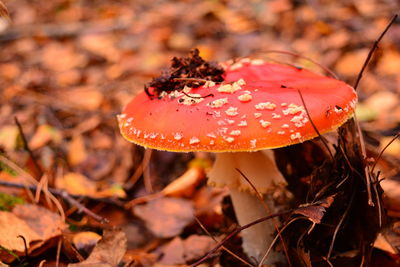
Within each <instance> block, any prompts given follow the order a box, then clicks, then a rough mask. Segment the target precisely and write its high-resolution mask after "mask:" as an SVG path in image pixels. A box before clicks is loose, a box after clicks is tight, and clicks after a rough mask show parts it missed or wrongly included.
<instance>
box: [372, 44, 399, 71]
mask: <svg viewBox="0 0 400 267" xmlns="http://www.w3.org/2000/svg"><path fill="white" fill-rule="evenodd" d="M383 51H384V52H383V57H382V58H381V59H380V60H379V64H378V67H377V70H378V72H379V73H380V74H383V75H398V73H399V69H400V53H399V52H397V51H393V50H388V51H386V49H385V50H383Z"/></svg>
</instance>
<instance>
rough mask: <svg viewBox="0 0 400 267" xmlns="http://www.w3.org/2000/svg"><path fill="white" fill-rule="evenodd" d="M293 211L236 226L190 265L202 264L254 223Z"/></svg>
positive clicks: (193, 266) (289, 211)
mask: <svg viewBox="0 0 400 267" xmlns="http://www.w3.org/2000/svg"><path fill="white" fill-rule="evenodd" d="M291 212H293V210H286V211H283V212H280V213H275V214H271V215H269V216H265V217H262V218H260V219H257V220H255V221H253V222H251V223H248V224H245V225H243V226H240V227H238V228H236V229H235V230H233V231H232V232H231V233H230V234H228V235H227V236H226V237H225V238H224V239H222V240H221V241H220V242H219V243H218V245H216V246H215V247H214V248H213V249H211V250H210V251H209V252H208V253H207V254H206V255H205V256H204V257H202V258H201V259H200V260H198V261H196V262H195V263H193V264H192V265H190V266H191V267H195V266H198V265H200V264H201V263H203V262H204V261H206V260H208V259H209V258H210V257H211V255H213V254H214V253H215V252H216V251H217V250H218V249H219V248H221V247H222V246H223V245H224V244H225V243H226V242H227V241H228V240H229V239H231V238H232V237H234V236H235V235H237V234H238V233H240V232H241V231H243V230H244V229H247V228H249V227H251V226H253V225H256V224H259V223H262V222H264V221H267V220H269V219H272V218H275V217H278V216H283V215H286V214H288V213H291Z"/></svg>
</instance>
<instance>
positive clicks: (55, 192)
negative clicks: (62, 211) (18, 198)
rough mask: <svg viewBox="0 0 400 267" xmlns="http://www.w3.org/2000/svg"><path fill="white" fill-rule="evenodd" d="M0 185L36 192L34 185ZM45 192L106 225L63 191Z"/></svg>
mask: <svg viewBox="0 0 400 267" xmlns="http://www.w3.org/2000/svg"><path fill="white" fill-rule="evenodd" d="M0 185H1V186H7V187H14V188H28V189H29V190H33V191H34V190H37V186H36V185H23V184H17V183H11V182H6V181H0ZM47 190H48V191H49V192H50V193H52V194H53V195H57V196H59V197H62V198H63V199H65V200H66V201H68V202H69V203H70V204H71V205H72V206H75V207H77V208H78V210H79V211H81V212H83V213H85V214H86V215H88V216H90V217H92V218H93V219H95V220H96V221H99V222H101V223H108V219H106V218H103V217H101V216H99V215H97V214H95V213H94V212H92V211H91V210H89V209H88V208H86V207H85V206H83V205H82V204H81V203H79V202H78V201H77V200H75V199H74V198H73V197H72V196H71V195H70V194H68V192H66V191H64V190H59V189H55V188H47Z"/></svg>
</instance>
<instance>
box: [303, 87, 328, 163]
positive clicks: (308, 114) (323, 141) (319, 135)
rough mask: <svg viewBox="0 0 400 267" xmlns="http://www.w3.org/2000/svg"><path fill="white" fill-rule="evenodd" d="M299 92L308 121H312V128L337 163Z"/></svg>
mask: <svg viewBox="0 0 400 267" xmlns="http://www.w3.org/2000/svg"><path fill="white" fill-rule="evenodd" d="M297 92H299V95H300V98H301V102H302V103H303V106H304V109H305V110H306V113H307V117H308V119H309V120H310V123H311V125H312V127H313V128H314V131H315V132H316V133H317V134H318V137H319V138H321V141H322V143H323V144H324V146H325V148H326V149H327V150H328V152H329V155H330V156H331V159H332V161H335V158H334V157H333V154H332V151H331V150H330V149H329V146H328V142H327V141H326V140H325V138H324V137H322V135H321V134H320V133H319V131H318V129H317V127H316V126H315V124H314V122H313V120H312V119H311V116H310V113H309V112H308V108H307V105H306V102H305V101H304V98H303V94H302V93H301V91H300V89H297Z"/></svg>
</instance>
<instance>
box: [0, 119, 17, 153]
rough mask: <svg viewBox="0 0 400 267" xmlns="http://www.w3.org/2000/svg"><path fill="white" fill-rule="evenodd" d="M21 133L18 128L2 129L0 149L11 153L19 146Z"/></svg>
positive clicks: (6, 127) (5, 127)
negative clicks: (18, 138)
mask: <svg viewBox="0 0 400 267" xmlns="http://www.w3.org/2000/svg"><path fill="white" fill-rule="evenodd" d="M18 134H19V131H18V128H17V126H11V125H9V126H4V127H3V128H1V129H0V147H3V148H4V149H5V150H6V151H11V150H13V149H14V148H15V146H16V144H17V137H18Z"/></svg>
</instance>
